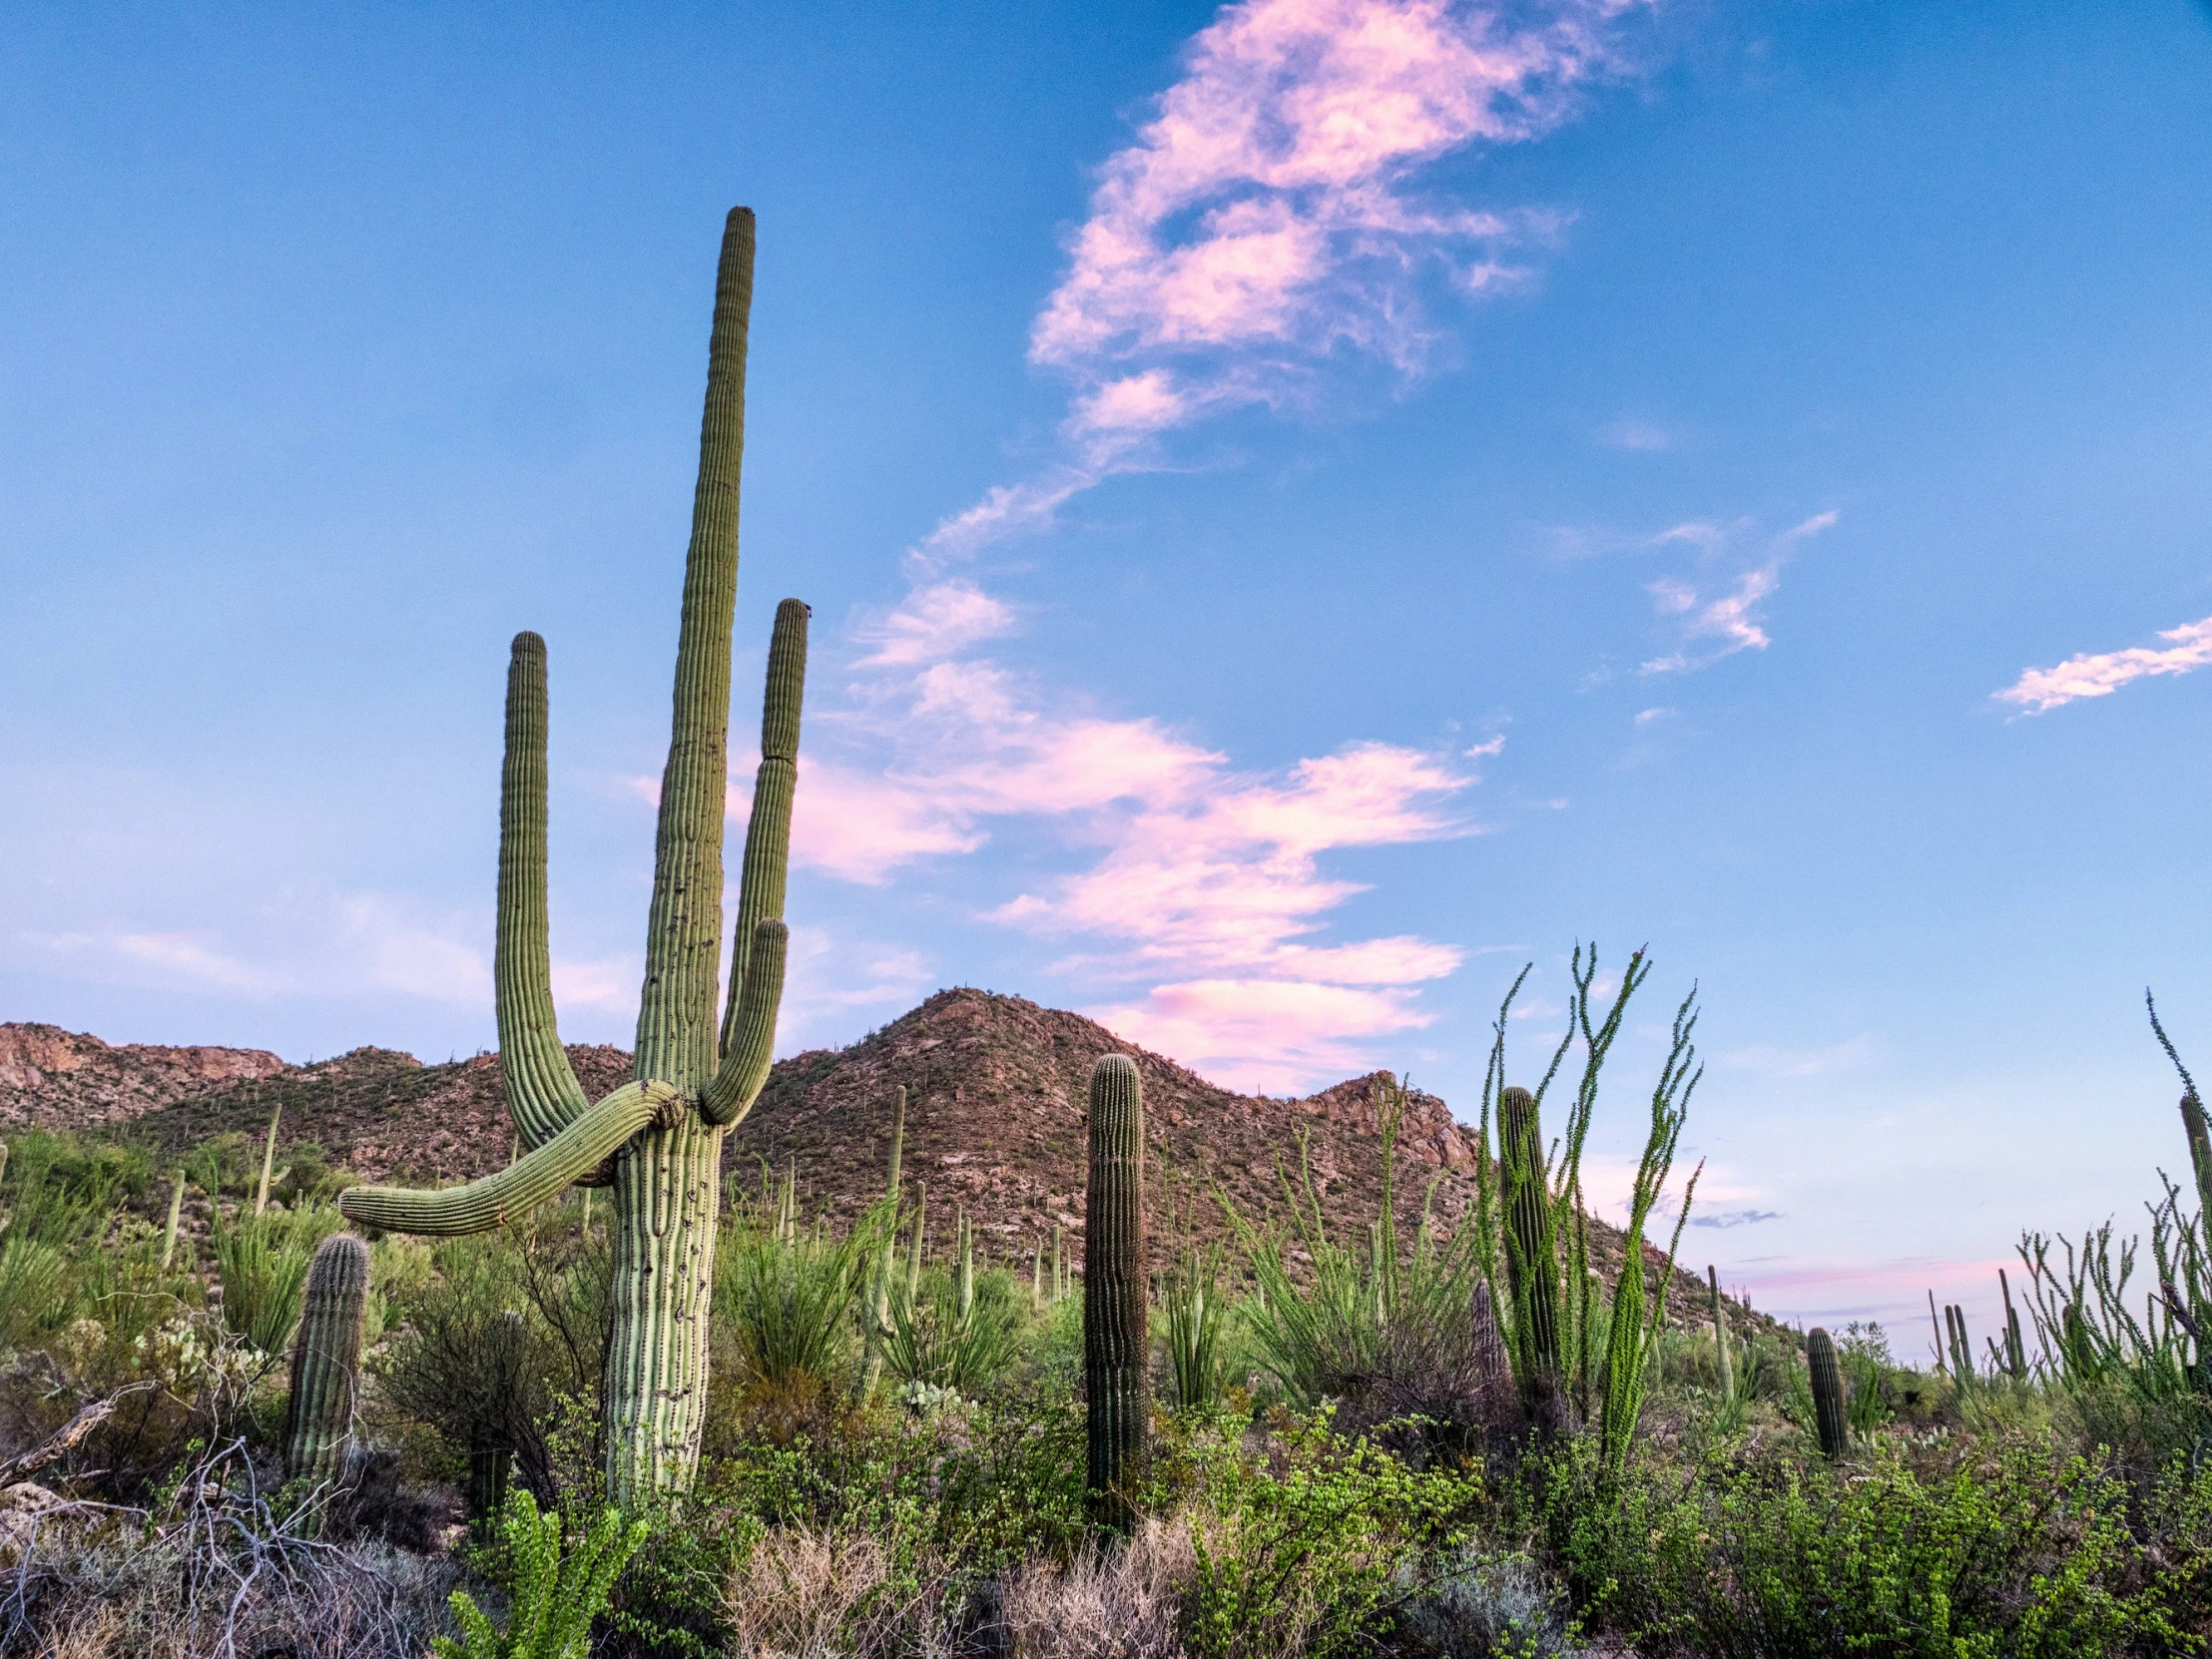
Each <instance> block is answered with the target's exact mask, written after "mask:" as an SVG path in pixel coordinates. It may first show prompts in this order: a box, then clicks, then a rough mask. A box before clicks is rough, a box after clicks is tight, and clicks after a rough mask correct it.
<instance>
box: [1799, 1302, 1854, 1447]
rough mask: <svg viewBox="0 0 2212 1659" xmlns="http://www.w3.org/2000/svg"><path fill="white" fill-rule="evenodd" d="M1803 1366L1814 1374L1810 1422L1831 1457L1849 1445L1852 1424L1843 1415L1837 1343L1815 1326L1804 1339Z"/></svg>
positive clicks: (1842, 1394) (1842, 1373)
mask: <svg viewBox="0 0 2212 1659" xmlns="http://www.w3.org/2000/svg"><path fill="white" fill-rule="evenodd" d="M1805 1364H1806V1369H1807V1370H1809V1371H1810V1372H1811V1373H1812V1374H1813V1425H1814V1427H1815V1428H1817V1429H1818V1430H1819V1431H1820V1436H1821V1452H1822V1454H1823V1455H1824V1456H1826V1457H1829V1458H1831V1459H1834V1458H1838V1457H1841V1456H1843V1455H1844V1454H1845V1453H1846V1452H1847V1451H1849V1450H1850V1449H1851V1426H1850V1422H1849V1420H1848V1419H1847V1418H1846V1417H1845V1415H1844V1370H1843V1367H1842V1366H1840V1365H1838V1364H1837V1362H1836V1344H1835V1342H1834V1341H1833V1340H1832V1339H1831V1338H1830V1337H1829V1335H1828V1333H1827V1332H1826V1331H1824V1330H1822V1329H1821V1328H1820V1327H1819V1326H1817V1325H1816V1326H1814V1327H1813V1329H1812V1331H1811V1333H1810V1334H1808V1335H1807V1337H1806V1339H1805Z"/></svg>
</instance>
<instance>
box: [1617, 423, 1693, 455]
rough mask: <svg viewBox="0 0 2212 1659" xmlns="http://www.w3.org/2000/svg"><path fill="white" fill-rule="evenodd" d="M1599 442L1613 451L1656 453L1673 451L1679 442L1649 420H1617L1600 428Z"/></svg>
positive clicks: (1665, 429)
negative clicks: (1666, 450)
mask: <svg viewBox="0 0 2212 1659" xmlns="http://www.w3.org/2000/svg"><path fill="white" fill-rule="evenodd" d="M1597 437H1598V442H1600V443H1602V444H1605V445H1606V446H1607V447H1608V448H1612V449H1634V450H1642V451H1646V452H1656V451H1659V450H1663V449H1672V448H1673V447H1674V446H1675V444H1676V443H1677V442H1678V441H1679V440H1678V439H1677V438H1676V437H1675V435H1674V433H1672V432H1670V431H1669V430H1667V428H1666V427H1664V426H1660V425H1656V424H1654V423H1653V422H1651V421H1648V420H1615V421H1609V422H1607V423H1606V424H1605V425H1603V426H1601V427H1599V428H1598V433H1597Z"/></svg>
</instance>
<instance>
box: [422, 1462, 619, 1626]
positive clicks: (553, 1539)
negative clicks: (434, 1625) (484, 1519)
mask: <svg viewBox="0 0 2212 1659" xmlns="http://www.w3.org/2000/svg"><path fill="white" fill-rule="evenodd" d="M647 1530H648V1528H647V1523H646V1522H644V1521H642V1520H636V1521H631V1522H629V1523H628V1524H627V1525H625V1524H624V1522H623V1520H622V1517H621V1516H619V1515H617V1514H616V1513H615V1512H614V1511H613V1510H612V1509H604V1510H601V1511H600V1513H599V1515H598V1516H597V1517H596V1518H595V1519H594V1520H593V1521H592V1522H591V1524H590V1525H589V1526H588V1527H586V1528H584V1529H583V1530H582V1532H581V1533H580V1534H579V1535H578V1537H577V1538H576V1540H575V1542H574V1543H573V1544H571V1545H570V1546H569V1547H568V1549H567V1550H565V1551H564V1550H563V1549H562V1536H561V1534H562V1524H561V1517H560V1516H559V1515H558V1514H549V1515H540V1514H539V1513H538V1506H537V1504H536V1503H535V1502H534V1501H533V1500H532V1499H531V1496H530V1494H529V1493H528V1492H525V1491H519V1490H518V1491H515V1492H513V1493H511V1494H510V1495H509V1496H508V1498H507V1507H506V1512H505V1514H504V1515H503V1516H502V1517H501V1521H500V1536H501V1542H502V1543H503V1545H504V1546H505V1549H506V1552H507V1555H508V1559H509V1563H510V1568H511V1579H510V1585H509V1591H508V1612H507V1624H506V1628H505V1629H504V1630H502V1629H500V1628H499V1627H497V1626H495V1625H494V1624H493V1623H492V1621H491V1620H490V1618H488V1617H487V1616H486V1615H485V1614H484V1612H483V1610H482V1609H481V1608H479V1607H478V1606H477V1605H476V1603H475V1601H474V1599H473V1598H471V1597H470V1595H469V1593H468V1592H467V1591H466V1590H455V1591H454V1592H453V1600H452V1607H453V1618H454V1622H456V1623H457V1624H459V1625H460V1627H461V1637H460V1640H458V1641H455V1640H453V1639H452V1638H450V1637H445V1636H438V1637H434V1638H432V1639H431V1642H430V1651H431V1652H432V1653H434V1654H435V1655H437V1659H585V1656H586V1655H587V1654H588V1653H589V1652H590V1651H591V1627H592V1620H594V1619H596V1618H597V1617H598V1616H599V1613H600V1610H601V1609H602V1608H604V1607H605V1606H606V1605H607V1592H608V1591H609V1590H610V1589H611V1588H612V1587H613V1585H614V1581H615V1578H616V1576H617V1575H618V1574H619V1573H621V1571H622V1569H623V1566H624V1564H625V1563H626V1562H628V1561H629V1559H630V1557H631V1556H632V1555H633V1554H635V1553H636V1552H637V1549H638V1546H639V1545H640V1544H642V1543H644V1542H645V1537H646V1532H647Z"/></svg>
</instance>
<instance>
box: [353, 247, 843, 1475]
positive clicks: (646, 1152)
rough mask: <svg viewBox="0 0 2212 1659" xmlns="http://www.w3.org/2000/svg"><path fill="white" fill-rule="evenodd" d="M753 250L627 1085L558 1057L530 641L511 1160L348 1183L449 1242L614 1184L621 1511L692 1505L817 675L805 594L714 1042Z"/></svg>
mask: <svg viewBox="0 0 2212 1659" xmlns="http://www.w3.org/2000/svg"><path fill="white" fill-rule="evenodd" d="M753 247H754V225H753V214H752V211H751V210H750V209H746V208H738V209H734V210H732V212H731V214H730V218H729V221H728V224H727V225H726V226H725V228H724V233H723V243H722V259H721V265H720V268H719V271H718V274H717V278H716V283H715V314H714V327H713V332H712V337H711V339H710V342H709V347H708V365H707V397H706V410H705V414H704V417H703V419H702V421H701V424H700V440H699V483H698V488H697V491H696V493H695V495H694V498H693V504H692V537H691V546H690V549H689V551H688V552H687V554H686V557H685V565H684V597H683V613H682V618H681V625H680V629H679V637H678V642H677V651H676V688H675V697H674V701H673V719H672V722H671V728H670V738H669V752H668V765H667V769H666V771H665V772H664V773H663V775H662V780H661V800H660V819H659V826H658V830H657V833H656V839H655V852H654V875H653V897H652V901H651V905H650V907H649V910H648V919H647V931H646V949H645V986H644V991H643V994H642V996H641V998H640V1003H639V1009H638V1034H637V1061H636V1073H635V1080H634V1081H632V1082H630V1083H627V1084H625V1085H623V1086H622V1087H621V1088H619V1089H617V1090H616V1091H615V1092H614V1093H613V1094H611V1095H609V1096H608V1097H607V1098H606V1099H604V1100H602V1101H600V1102H598V1103H597V1104H596V1105H594V1104H589V1103H587V1101H586V1099H585V1096H584V1093H583V1091H582V1089H581V1088H580V1087H579V1086H578V1084H577V1081H576V1078H575V1075H574V1072H573V1070H572V1069H571V1067H570V1066H569V1062H568V1057H567V1055H566V1053H565V1052H564V1051H563V1049H562V1047H561V1043H560V1036H559V1031H558V1028H557V1024H556V1021H555V1017H554V1009H553V1001H552V978H551V970H550V966H549V963H548V944H547V937H546V921H545V909H546V901H545V817H546V813H545V799H546V766H545V745H546V715H545V645H544V642H543V641H542V640H540V639H539V638H538V637H537V636H536V635H535V634H523V635H520V636H518V637H517V639H516V640H515V644H514V652H513V657H512V660H511V663H510V667H509V677H508V698H507V751H506V757H507V758H506V763H505V765H504V767H503V769H502V772H501V799H500V846H499V895H498V897H499V902H498V926H499V934H498V948H497V951H496V953H495V957H494V962H493V976H494V980H495V983H496V990H497V1011H498V1018H499V1050H500V1065H501V1070H502V1072H503V1074H504V1076H505V1078H506V1083H507V1094H508V1099H509V1102H510V1106H511V1110H512V1112H513V1114H514V1120H515V1129H516V1131H517V1133H518V1135H519V1136H520V1138H521V1141H522V1143H523V1150H522V1156H521V1157H520V1158H518V1159H517V1160H516V1162H515V1163H514V1164H513V1165H512V1166H511V1167H509V1168H507V1169H504V1170H501V1171H499V1172H498V1173H497V1174H495V1175H491V1176H487V1177H485V1178H484V1179H483V1180H480V1181H474V1182H471V1183H469V1184H468V1185H467V1186H463V1187H454V1188H449V1189H446V1190H444V1191H441V1192H408V1191H402V1190H399V1189H394V1188H378V1187H355V1188H351V1189H349V1190H348V1191H347V1192H346V1193H345V1195H344V1197H343V1198H342V1199H341V1200H340V1208H341V1209H342V1210H343V1211H344V1213H345V1215H346V1216H347V1217H348V1218H350V1219H351V1220H353V1221H356V1222H359V1223H362V1224H364V1225H367V1226H372V1227H382V1228H388V1229H391V1230H393V1231H398V1232H413V1233H431V1234H456V1233H473V1232H484V1231H488V1230H489V1229H491V1228H494V1227H500V1226H504V1225H506V1224H507V1223H508V1222H510V1221H513V1220H517V1219H519V1218H520V1217H521V1216H522V1215H523V1214H524V1213H525V1212H526V1211H527V1210H529V1209H530V1208H531V1207H532V1206H533V1205H536V1204H539V1203H542V1202H544V1201H545V1200H546V1199H548V1198H551V1197H553V1196H555V1195H556V1194H558V1193H559V1192H561V1191H562V1190H563V1189H564V1188H566V1187H568V1186H570V1185H573V1184H576V1183H579V1182H581V1183H584V1184H587V1185H607V1186H611V1187H612V1188H613V1201H614V1218H613V1225H612V1227H611V1229H610V1232H611V1235H612V1239H613V1245H614V1292H613V1301H614V1326H613V1332H612V1335H611V1338H610V1340H609V1342H608V1345H607V1352H606V1365H605V1370H604V1373H603V1374H602V1380H601V1394H602V1397H601V1416H602V1420H603V1422H604V1423H605V1425H606V1431H607V1432H606V1444H607V1465H606V1474H607V1492H608V1496H609V1497H610V1498H611V1499H612V1500H613V1501H614V1502H616V1503H617V1504H618V1505H622V1506H625V1507H629V1506H634V1505H635V1504H637V1503H639V1502H641V1501H644V1500H646V1499H648V1498H650V1497H651V1496H652V1495H653V1494H655V1493H661V1492H667V1493H673V1492H679V1491H681V1490H682V1489H684V1488H685V1487H687V1486H688V1485H689V1484H690V1481H691V1478H692V1475H693V1472H694V1471H695V1469H696V1468H697V1465H698V1458H699V1436H700V1429H701V1424H702V1417H703V1413H704V1410H705V1405H706V1374H707V1350H708V1343H707V1337H708V1332H707V1318H708V1303H709V1295H710V1292H711V1289H712V1286H713V1283H714V1252H715V1238H716V1226H717V1221H718V1219H719V1212H720V1207H721V1196H722V1180H721V1163H722V1143H723V1137H724V1135H725V1134H726V1133H727V1132H728V1131H729V1129H730V1128H731V1127H732V1126H733V1125H735V1124H736V1123H737V1122H738V1121H739V1120H740V1119H741V1118H743V1117H744V1116H745V1114H746V1112H747V1111H749V1110H750V1109H751V1107H752V1105H753V1101H754V1098H755V1097H756V1096H757V1095H758V1094H759V1093H760V1089H761V1085H762V1084H763V1083H764V1082H766V1081H767V1078H768V1071H769V1062H770V1058H771V1054H772V1050H773V1048H774V1044H775V1037H776V1013H777V1007H778V1004H779V1003H780V1002H781V1000H782V996H783V988H784V960H785V954H786V944H787V935H786V932H785V927H784V923H783V920H782V917H783V907H784V887H785V870H786V865H787V859H788V855H789V839H790V826H791V800H792V791H793V789H794V787H795V785H796V782H797V776H798V773H797V767H798V754H799V725H800V707H801V701H802V694H803V689H804V684H805V679H806V662H807V607H806V606H805V605H802V604H801V603H800V602H799V601H798V600H796V599H787V600H786V601H784V603H783V604H782V605H780V606H779V607H778V608H777V612H776V629H775V635H774V638H773V640H772V641H771V644H770V647H769V665H768V689H767V695H766V697H765V699H764V708H763V713H762V722H761V767H760V772H759V775H758V777H757V779H756V781H755V785H754V792H753V813H752V819H751V823H750V826H749V829H748V830H747V836H746V850H745V861H744V872H743V878H742V882H741V886H740V892H739V897H738V919H737V928H736V937H735V939H734V941H733V947H732V953H731V959H732V967H731V985H730V990H731V997H730V1001H729V1003H728V1005H727V1007H726V1008H725V1009H724V1010H723V1017H722V1019H721V1022H720V1024H719V1028H718V1023H717V1019H716V1013H717V1007H718V1004H719V1003H720V1001H721V997H720V985H719V983H718V975H719V970H720V951H721V942H720V935H721V927H722V890H723V817H724V795H725V788H726V785H727V781H728V766H729V762H728V751H729V722H730V637H731V622H732V616H733V612H734V608H735V605H736V600H737V582H738V494H739V477H740V468H741V462H742V458H743V451H744V440H745V363H746V341H747V330H748V321H749V313H750V310H751V306H752V295H753Z"/></svg>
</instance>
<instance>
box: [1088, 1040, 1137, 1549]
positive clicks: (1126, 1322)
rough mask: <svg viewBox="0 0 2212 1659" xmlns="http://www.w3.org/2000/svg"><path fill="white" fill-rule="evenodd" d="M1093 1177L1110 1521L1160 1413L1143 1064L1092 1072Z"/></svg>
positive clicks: (1097, 1374)
mask: <svg viewBox="0 0 2212 1659" xmlns="http://www.w3.org/2000/svg"><path fill="white" fill-rule="evenodd" d="M1090 1129H1091V1136H1090V1143H1091V1144H1090V1173H1089V1184H1088V1188H1087V1193H1088V1197H1087V1199H1086V1214H1085V1216H1084V1220H1083V1399H1084V1403H1085V1407H1086V1410H1087V1424H1088V1429H1087V1432H1088V1439H1089V1453H1090V1456H1089V1469H1088V1473H1089V1481H1090V1489H1091V1491H1092V1492H1093V1493H1094V1494H1095V1496H1096V1501H1097V1503H1098V1506H1099V1513H1100V1516H1101V1518H1102V1519H1103V1520H1105V1521H1106V1523H1107V1524H1109V1525H1113V1526H1118V1527H1126V1526H1127V1525H1128V1523H1129V1521H1130V1519H1131V1512H1130V1507H1129V1498H1128V1488H1129V1482H1130V1480H1131V1478H1132V1477H1133V1476H1134V1475H1135V1473H1136V1472H1137V1469H1138V1467H1139V1466H1140V1464H1141V1463H1142V1461H1143V1458H1144V1449H1145V1432H1146V1429H1147V1428H1148V1427H1149V1426H1150V1418H1151V1415H1152V1345H1151V1342H1150V1340H1149V1338H1148V1335H1147V1331H1146V1323H1145V1316H1146V1293H1147V1290H1148V1288H1149V1287H1148V1282H1147V1279H1146V1271H1145V1236H1144V1085H1143V1083H1142V1082H1141V1081H1140V1080H1139V1078H1138V1076H1137V1065H1136V1062H1135V1061H1134V1060H1132V1059H1130V1058H1129V1056H1128V1055H1126V1054H1108V1055H1105V1056H1104V1057H1102V1058H1101V1059H1100V1060H1099V1062H1098V1064H1097V1065H1095V1066H1094V1067H1092V1068H1091V1124H1090Z"/></svg>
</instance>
